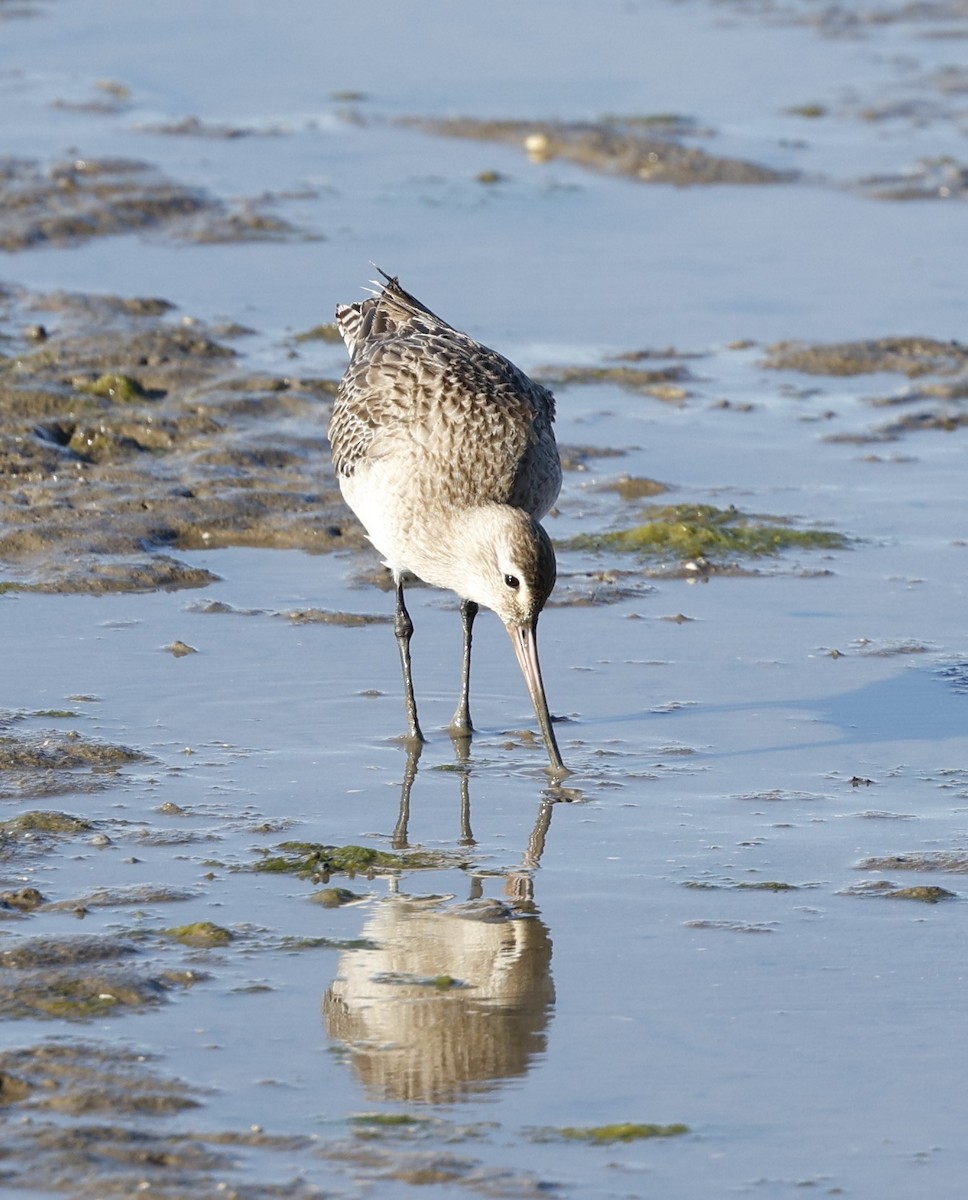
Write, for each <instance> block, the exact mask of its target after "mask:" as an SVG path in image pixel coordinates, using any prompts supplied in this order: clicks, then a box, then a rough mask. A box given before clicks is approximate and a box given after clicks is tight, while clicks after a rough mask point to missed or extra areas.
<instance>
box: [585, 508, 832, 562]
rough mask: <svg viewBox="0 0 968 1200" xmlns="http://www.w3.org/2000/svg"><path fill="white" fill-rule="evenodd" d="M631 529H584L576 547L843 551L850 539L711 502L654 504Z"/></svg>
mask: <svg viewBox="0 0 968 1200" xmlns="http://www.w3.org/2000/svg"><path fill="white" fill-rule="evenodd" d="M642 515H643V516H644V517H646V518H647V519H646V521H645V522H644V523H643V524H641V525H636V526H633V527H632V528H631V529H616V530H612V531H610V532H606V533H596V534H582V535H580V536H578V537H575V538H572V539H571V540H570V541H569V542H567V543H566V546H567V548H568V549H571V550H620V551H626V552H629V553H634V554H641V555H645V556H649V555H659V556H665V557H668V556H670V555H671V556H673V557H675V558H678V559H683V560H688V559H695V558H707V559H708V558H711V559H734V558H761V557H764V556H768V555H776V554H779V553H781V552H782V551H784V550H790V549H802V550H841V549H843V548H844V547H845V546H846V545H847V544H848V539H847V538H846V537H845V536H844V535H843V534H841V533H837V532H835V531H834V530H830V529H794V528H793V527H792V526H791V525H790V524H789V523H788V522H787V521H786V520H785V519H784V518H782V517H771V516H765V515H762V514H760V515H757V516H755V517H753V516H750V515H748V514H746V513H743V512H740V511H739V509H736V508H732V507H730V508H726V509H723V508H716V507H715V506H714V505H712V504H667V505H658V504H657V505H650V506H649V507H648V508H646V509H645V510H644V512H643V514H642Z"/></svg>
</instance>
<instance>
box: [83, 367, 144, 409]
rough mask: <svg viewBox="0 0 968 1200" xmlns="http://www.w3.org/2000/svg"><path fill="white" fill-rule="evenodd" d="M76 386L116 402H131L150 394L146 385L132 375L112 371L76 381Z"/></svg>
mask: <svg viewBox="0 0 968 1200" xmlns="http://www.w3.org/2000/svg"><path fill="white" fill-rule="evenodd" d="M74 386H75V388H76V389H77V391H79V392H89V393H90V394H91V395H92V396H102V397H104V399H105V400H113V401H114V402H115V404H131V403H133V402H134V401H135V400H144V399H146V397H147V395H148V393H147V392H146V391H145V389H144V387H143V386H142V385H141V384H140V383H139V382H138V380H137V379H134V378H133V377H132V376H131V375H121V374H117V373H111V372H108V373H105V374H104V375H101V376H99V377H98V378H97V379H94V380H91V381H84V382H76V383H75V384H74Z"/></svg>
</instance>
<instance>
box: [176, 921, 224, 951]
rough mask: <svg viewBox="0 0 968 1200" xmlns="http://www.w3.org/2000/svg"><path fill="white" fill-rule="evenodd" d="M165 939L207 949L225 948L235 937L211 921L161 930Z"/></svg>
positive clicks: (195, 922)
mask: <svg viewBox="0 0 968 1200" xmlns="http://www.w3.org/2000/svg"><path fill="white" fill-rule="evenodd" d="M162 933H163V935H164V936H165V937H168V938H173V939H174V940H175V941H177V942H181V943H182V945H183V946H199V947H203V948H209V947H214V946H227V945H228V944H229V942H231V941H234V938H235V935H234V934H233V933H232V932H231V931H230V930H228V929H225V928H224V927H223V926H222V925H216V924H215V923H214V922H212V921H194V922H192V923H191V924H189V925H174V926H172V928H171V929H163V930H162Z"/></svg>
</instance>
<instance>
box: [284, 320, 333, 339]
mask: <svg viewBox="0 0 968 1200" xmlns="http://www.w3.org/2000/svg"><path fill="white" fill-rule="evenodd" d="M342 340H343V335H342V334H341V333H340V331H339V327H338V326H337V325H336V324H335V322H333V321H329V322H327V323H326V324H325V325H314V326H313V327H312V329H304V330H303V331H302V332H301V333H297V334H296V335H295V337H294V338H293V341H294V342H341V341H342Z"/></svg>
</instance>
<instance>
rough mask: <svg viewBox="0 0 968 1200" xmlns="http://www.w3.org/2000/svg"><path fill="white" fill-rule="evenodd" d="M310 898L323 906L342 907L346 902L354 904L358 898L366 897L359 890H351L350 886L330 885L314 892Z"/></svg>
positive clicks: (363, 898)
mask: <svg viewBox="0 0 968 1200" xmlns="http://www.w3.org/2000/svg"><path fill="white" fill-rule="evenodd" d="M309 899H310V900H312V902H313V903H314V904H321V905H322V906H323V908H341V907H342V906H343V905H344V904H353V903H354V902H355V901H357V900H365V899H366V897H365V896H362V895H361V894H360V893H359V892H351V891H350V890H349V888H341V887H328V888H322V889H320V891H318V892H313V894H312V895H311V896H310V897H309Z"/></svg>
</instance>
